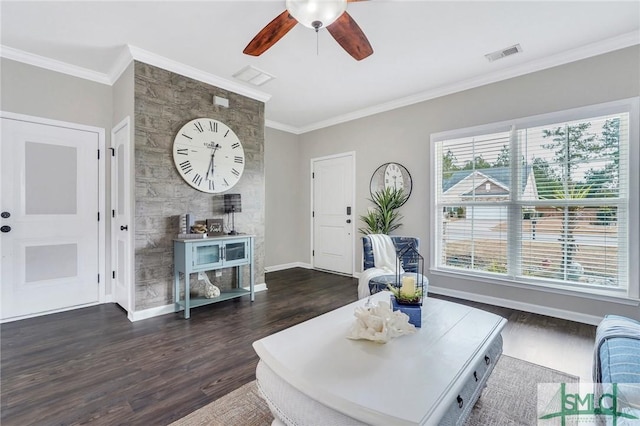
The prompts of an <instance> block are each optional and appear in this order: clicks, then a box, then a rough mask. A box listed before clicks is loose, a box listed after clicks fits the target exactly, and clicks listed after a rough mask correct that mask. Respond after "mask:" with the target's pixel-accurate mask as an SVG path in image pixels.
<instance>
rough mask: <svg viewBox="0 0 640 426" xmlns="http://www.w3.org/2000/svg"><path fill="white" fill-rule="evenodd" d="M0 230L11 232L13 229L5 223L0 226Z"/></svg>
mask: <svg viewBox="0 0 640 426" xmlns="http://www.w3.org/2000/svg"><path fill="white" fill-rule="evenodd" d="M0 231H2V232H9V231H11V227H10V226H7V225H4V226H3V227H1V228H0Z"/></svg>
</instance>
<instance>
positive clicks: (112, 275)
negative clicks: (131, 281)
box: [111, 271, 116, 280]
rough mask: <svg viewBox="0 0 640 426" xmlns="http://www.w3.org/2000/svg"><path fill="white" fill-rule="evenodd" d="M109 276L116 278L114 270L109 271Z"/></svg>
mask: <svg viewBox="0 0 640 426" xmlns="http://www.w3.org/2000/svg"><path fill="white" fill-rule="evenodd" d="M111 278H113V279H114V280H115V279H116V271H111Z"/></svg>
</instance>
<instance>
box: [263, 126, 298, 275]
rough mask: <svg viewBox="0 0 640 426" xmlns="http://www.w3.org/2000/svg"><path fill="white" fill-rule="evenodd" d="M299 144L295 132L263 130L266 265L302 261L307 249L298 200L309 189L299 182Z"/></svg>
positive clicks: (280, 264)
mask: <svg viewBox="0 0 640 426" xmlns="http://www.w3.org/2000/svg"><path fill="white" fill-rule="evenodd" d="M299 157H300V144H299V143H298V136H297V135H294V134H291V133H286V132H283V131H280V130H275V129H271V128H267V129H266V132H265V150H264V164H265V182H266V185H267V194H266V195H267V198H266V201H265V218H266V223H268V224H269V226H265V244H266V247H267V250H265V258H264V262H265V265H267V266H284V265H291V264H295V263H297V262H300V261H301V258H300V253H302V252H304V251H309V246H308V245H304V239H302V238H300V234H302V233H305V232H306V233H308V232H309V230H308V229H303V228H302V221H301V220H300V219H301V217H302V215H304V214H306V211H308V209H303V208H302V206H301V205H300V203H299V202H298V200H300V198H301V197H302V195H303V193H304V192H308V188H305V187H303V186H302V184H300V182H299V179H298V178H297V176H298V175H299V173H300V160H299Z"/></svg>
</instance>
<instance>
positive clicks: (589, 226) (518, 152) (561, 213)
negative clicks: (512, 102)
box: [431, 98, 640, 299]
mask: <svg viewBox="0 0 640 426" xmlns="http://www.w3.org/2000/svg"><path fill="white" fill-rule="evenodd" d="M431 142H432V147H431V148H432V150H431V154H432V162H433V164H432V166H433V167H432V170H433V173H434V175H433V177H432V193H433V194H434V196H433V197H432V199H433V203H434V206H433V207H434V208H433V210H432V211H433V212H434V214H433V216H432V219H433V220H432V235H433V236H434V238H433V241H432V251H431V252H432V256H433V258H432V262H431V270H432V272H436V273H445V274H446V273H452V274H465V275H471V276H475V277H478V278H480V279H482V278H486V279H491V280H492V282H502V283H506V284H514V285H524V286H530V285H533V286H542V287H551V288H556V289H563V290H568V291H577V292H582V293H584V292H586V293H592V294H599V295H605V296H613V297H622V298H632V299H637V298H638V263H639V262H638V252H639V249H638V244H639V243H638V239H639V235H638V229H639V226H638V216H639V215H640V211H639V209H638V191H639V185H638V180H639V179H638V170H637V169H638V168H640V164H639V155H638V144H639V142H638V99H637V98H634V99H630V100H624V101H618V102H612V103H607V104H601V105H597V106H592V107H586V108H579V109H574V110H569V111H563V112H559V113H552V114H545V115H541V116H535V117H528V118H524V119H518V120H513V121H512V122H502V123H495V124H490V125H485V126H479V127H475V128H468V129H461V130H455V131H449V132H444V133H439V134H434V135H432V137H431ZM634 259H635V260H634Z"/></svg>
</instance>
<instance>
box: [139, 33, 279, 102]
mask: <svg viewBox="0 0 640 426" xmlns="http://www.w3.org/2000/svg"><path fill="white" fill-rule="evenodd" d="M129 51H130V52H131V56H132V57H133V59H135V60H136V61H141V62H144V63H146V64H149V65H153V66H156V67H158V68H162V69H165V70H167V71H171V72H175V73H177V74H180V75H183V76H185V77H189V78H193V79H194V80H198V81H202V82H203V83H208V84H211V85H213V86H217V87H220V88H222V89H226V90H229V91H231V92H234V93H238V94H240V95H243V96H246V97H248V98H251V99H255V100H257V101H261V102H267V101H268V100H269V99H270V98H271V95H270V94H268V93H265V92H261V91H259V90H253V89H251V88H249V87H246V86H243V85H241V84H238V83H235V82H233V81H231V80H227V79H224V78H221V77H217V76H215V75H213V74H209V73H207V72H204V71H202V70H199V69H197V68H194V67H191V66H188V65H185V64H182V63H180V62H177V61H174V60H173V59H169V58H165V57H163V56H160V55H156V54H155V53H152V52H149V51H147V50H144V49H140V48H139V47H135V46H132V45H129Z"/></svg>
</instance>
